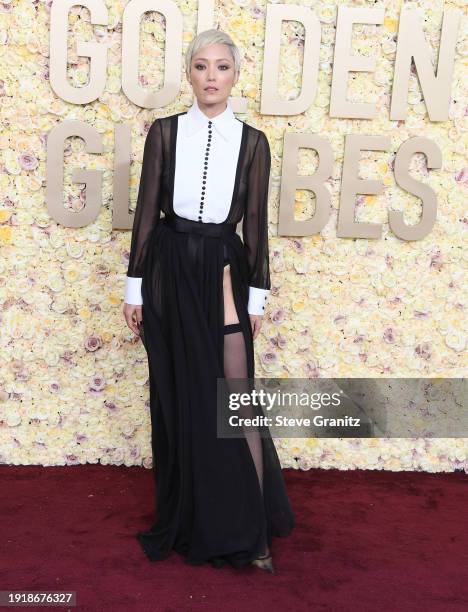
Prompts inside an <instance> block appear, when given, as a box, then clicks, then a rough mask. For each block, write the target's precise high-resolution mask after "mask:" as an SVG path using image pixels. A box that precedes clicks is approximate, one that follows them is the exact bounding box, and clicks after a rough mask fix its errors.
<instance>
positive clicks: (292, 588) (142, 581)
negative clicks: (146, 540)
mask: <svg viewBox="0 0 468 612" xmlns="http://www.w3.org/2000/svg"><path fill="white" fill-rule="evenodd" d="M284 475H285V479H286V484H287V487H288V492H289V495H290V499H291V503H292V505H293V509H294V511H295V514H296V518H297V527H296V528H295V530H294V532H293V534H292V535H291V536H289V537H288V538H284V539H278V538H275V539H274V541H273V547H272V550H273V554H274V562H275V566H276V569H277V574H275V575H270V574H267V573H266V572H262V571H261V570H259V569H256V568H246V569H245V570H242V571H237V572H236V571H235V570H233V569H231V568H223V569H218V570H217V569H213V568H212V567H211V566H209V565H206V566H200V567H190V566H187V565H186V564H184V563H183V561H182V559H181V557H179V555H178V554H177V553H173V554H172V555H171V557H170V558H169V559H168V560H166V561H164V562H160V563H151V562H149V561H148V560H147V559H146V557H145V556H144V553H143V551H142V550H141V548H140V545H139V543H138V541H137V540H136V538H135V533H136V532H137V531H138V530H140V529H144V528H147V527H148V526H149V524H150V522H151V518H152V510H153V476H152V473H151V471H150V470H146V469H144V468H136V467H132V468H127V467H116V466H100V465H86V466H67V467H45V468H44V467H38V466H6V465H2V466H0V479H1V480H0V482H1V492H2V504H1V517H0V521H1V525H2V534H1V553H0V555H1V565H0V590H10V589H13V590H22V589H23V590H40V589H47V590H53V589H57V590H67V589H70V590H74V591H76V593H77V607H76V608H70V609H72V610H74V609H81V610H86V611H88V610H89V611H94V610H106V611H107V610H109V611H112V612H114V611H120V610H122V611H123V610H126V611H130V610H135V611H146V610H148V611H150V610H151V611H157V612H160V611H161V612H169V611H171V612H172V611H173V612H178V611H179V610H208V611H210V612H211V611H216V612H217V611H218V610H221V611H222V612H230V611H243V610H254V611H255V610H261V611H262V610H272V611H275V612H276V611H277V610H281V611H282V610H288V609H291V610H294V611H297V610H332V611H337V610H349V611H353V612H354V611H359V612H361V611H367V610H369V611H372V612H374V611H376V610H378V611H379V612H381V611H392V612H393V611H397V610H398V611H400V610H404V611H407V610H421V611H423V610H424V611H428V610H429V611H433V610H434V611H439V610H440V612H450V611H451V610H457V611H458V610H460V611H462V610H467V609H468V535H467V520H466V515H467V501H468V487H467V477H466V474H463V473H450V474H428V473H422V472H385V471H338V470H327V471H325V470H323V471H322V470H310V471H308V472H303V471H293V470H285V471H284ZM3 609H5V610H6V608H3ZM10 609H11V608H10ZM41 609H43V610H48V609H52V608H48V607H47V608H45V607H44V608H41ZM53 609H54V610H57V609H61V610H65V609H66V608H53Z"/></svg>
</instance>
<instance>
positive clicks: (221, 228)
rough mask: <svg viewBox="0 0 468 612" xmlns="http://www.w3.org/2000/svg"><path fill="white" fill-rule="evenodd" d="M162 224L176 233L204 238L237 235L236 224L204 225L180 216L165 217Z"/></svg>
mask: <svg viewBox="0 0 468 612" xmlns="http://www.w3.org/2000/svg"><path fill="white" fill-rule="evenodd" d="M161 222H163V223H165V224H166V225H168V226H169V227H170V228H172V229H173V230H175V231H176V232H188V233H192V234H202V235H203V236H215V237H220V236H226V235H228V234H235V233H236V227H237V225H236V223H202V222H201V221H193V220H192V219H185V217H179V216H178V215H171V214H169V215H165V217H164V218H163V219H162V220H161Z"/></svg>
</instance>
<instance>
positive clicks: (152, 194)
mask: <svg viewBox="0 0 468 612" xmlns="http://www.w3.org/2000/svg"><path fill="white" fill-rule="evenodd" d="M162 170H163V147H162V130H161V124H160V121H159V119H156V120H155V121H154V122H153V123H152V124H151V127H150V129H149V131H148V134H147V136H146V140H145V147H144V151H143V162H142V168H141V175H140V185H139V188H138V198H137V203H136V208H135V216H134V219H133V229H132V239H131V243H130V259H129V263H128V270H127V276H129V277H138V278H141V277H142V275H143V264H144V260H145V256H146V249H147V240H148V237H149V234H150V232H151V230H152V229H153V228H154V227H155V226H156V224H157V223H158V221H159V218H160V214H161V207H160V200H159V192H160V186H161V174H162Z"/></svg>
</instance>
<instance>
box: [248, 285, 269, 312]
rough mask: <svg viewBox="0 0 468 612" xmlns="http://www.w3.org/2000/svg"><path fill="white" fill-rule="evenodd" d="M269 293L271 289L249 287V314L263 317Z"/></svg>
mask: <svg viewBox="0 0 468 612" xmlns="http://www.w3.org/2000/svg"><path fill="white" fill-rule="evenodd" d="M269 293H270V290H269V289H259V288H258V287H249V303H248V305H247V311H248V313H249V314H254V315H263V314H264V313H265V305H266V302H267V298H268V294H269Z"/></svg>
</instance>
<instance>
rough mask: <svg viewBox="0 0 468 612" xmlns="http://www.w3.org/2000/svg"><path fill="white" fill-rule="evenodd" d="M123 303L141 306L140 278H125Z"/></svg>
mask: <svg viewBox="0 0 468 612" xmlns="http://www.w3.org/2000/svg"><path fill="white" fill-rule="evenodd" d="M125 303H126V304H132V305H133V306H141V305H142V304H143V298H142V297H141V278H133V277H132V276H127V279H126V281H125Z"/></svg>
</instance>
